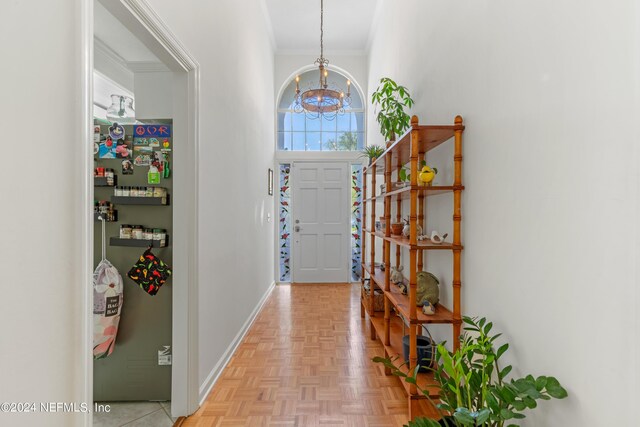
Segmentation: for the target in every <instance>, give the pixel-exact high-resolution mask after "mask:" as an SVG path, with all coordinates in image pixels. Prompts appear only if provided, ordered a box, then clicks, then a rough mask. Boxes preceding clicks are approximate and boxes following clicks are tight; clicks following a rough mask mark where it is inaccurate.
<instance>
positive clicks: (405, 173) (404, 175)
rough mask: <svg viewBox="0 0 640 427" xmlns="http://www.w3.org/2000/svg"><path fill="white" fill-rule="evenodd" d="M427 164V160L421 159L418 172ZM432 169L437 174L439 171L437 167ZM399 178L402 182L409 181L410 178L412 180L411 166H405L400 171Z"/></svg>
mask: <svg viewBox="0 0 640 427" xmlns="http://www.w3.org/2000/svg"><path fill="white" fill-rule="evenodd" d="M425 166H427V162H426V161H424V160H422V161H420V163H419V164H418V172H420V170H422V168H423V167H425ZM432 169H433V171H434V172H435V173H436V174H437V173H438V169H437V168H432ZM398 179H399V180H400V181H401V182H408V181H409V180H411V168H409V167H408V166H403V167H402V168H401V169H400V171H399V172H398Z"/></svg>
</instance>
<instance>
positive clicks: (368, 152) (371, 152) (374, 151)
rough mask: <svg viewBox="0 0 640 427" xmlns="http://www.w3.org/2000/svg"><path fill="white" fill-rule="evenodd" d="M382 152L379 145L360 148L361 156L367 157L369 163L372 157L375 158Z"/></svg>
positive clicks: (382, 149)
mask: <svg viewBox="0 0 640 427" xmlns="http://www.w3.org/2000/svg"><path fill="white" fill-rule="evenodd" d="M382 153H384V148H383V147H380V146H379V145H370V146H368V147H365V148H364V149H363V150H362V157H368V158H369V163H371V162H372V161H373V159H377V158H378V157H380V156H382Z"/></svg>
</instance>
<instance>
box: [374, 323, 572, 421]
mask: <svg viewBox="0 0 640 427" xmlns="http://www.w3.org/2000/svg"><path fill="white" fill-rule="evenodd" d="M463 322H464V324H465V328H464V331H465V332H464V333H463V334H462V336H461V337H460V348H459V349H458V350H457V351H455V352H450V351H448V350H447V349H446V347H445V345H444V343H441V344H439V345H438V347H437V365H436V367H435V368H433V372H434V377H435V380H436V381H437V382H438V384H439V386H440V396H439V398H440V401H441V403H439V404H437V405H435V406H436V408H437V409H438V411H439V412H440V415H441V416H443V419H442V420H440V421H436V420H432V419H428V418H418V419H416V420H415V421H411V422H410V423H409V425H408V427H441V426H449V427H461V426H473V427H479V426H483V427H503V426H505V423H506V422H509V424H508V425H507V427H513V426H517V424H513V423H512V422H511V421H512V420H518V419H522V418H525V415H524V413H523V412H525V411H526V410H527V409H534V408H536V407H537V405H538V404H537V401H538V400H550V399H551V398H555V399H564V398H565V397H567V391H566V390H565V389H564V388H563V387H562V386H561V385H560V382H559V381H558V380H557V379H556V378H554V377H549V376H539V377H537V378H536V377H534V376H532V375H527V376H525V377H522V378H515V379H514V378H511V379H508V378H507V377H508V376H509V374H510V373H511V370H512V366H511V365H507V366H501V363H500V359H501V357H502V356H503V355H504V354H505V353H506V351H507V350H508V349H509V344H507V343H505V344H502V345H501V346H500V347H498V349H497V350H496V349H495V347H494V346H495V343H496V340H497V339H498V338H499V337H500V336H501V335H502V334H496V335H490V332H491V329H492V328H493V323H491V322H488V321H487V319H486V318H482V319H478V318H471V317H464V318H463ZM373 360H374V362H378V363H382V364H384V365H385V366H386V367H388V368H390V369H391V371H392V373H393V374H394V375H397V376H399V377H401V378H403V379H404V381H406V382H408V383H411V384H416V385H417V372H418V369H417V368H416V370H415V371H414V373H413V374H412V375H407V374H405V373H403V372H402V371H401V370H400V369H398V368H397V367H396V366H395V365H394V363H393V362H394V361H392V360H390V359H388V358H381V357H376V358H374V359H373ZM418 389H419V390H420V392H421V393H423V394H424V395H425V396H427V398H429V394H428V391H425V390H422V389H420V388H418ZM432 403H433V402H432Z"/></svg>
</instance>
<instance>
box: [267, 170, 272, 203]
mask: <svg viewBox="0 0 640 427" xmlns="http://www.w3.org/2000/svg"><path fill="white" fill-rule="evenodd" d="M267 190H268V193H269V195H270V196H273V169H271V168H269V177H268V188H267Z"/></svg>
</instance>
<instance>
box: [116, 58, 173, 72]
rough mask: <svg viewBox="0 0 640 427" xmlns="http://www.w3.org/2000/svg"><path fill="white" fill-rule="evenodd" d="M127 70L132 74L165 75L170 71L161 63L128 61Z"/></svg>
mask: <svg viewBox="0 0 640 427" xmlns="http://www.w3.org/2000/svg"><path fill="white" fill-rule="evenodd" d="M127 68H128V69H130V70H131V71H133V72H134V73H166V72H169V71H171V70H169V68H168V67H167V66H166V65H164V64H163V63H162V62H156V61H129V62H127Z"/></svg>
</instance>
